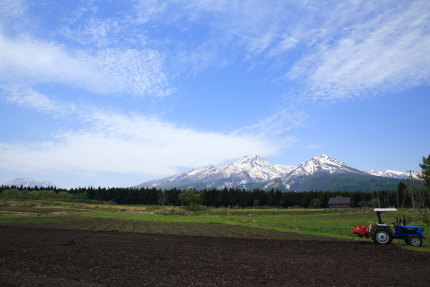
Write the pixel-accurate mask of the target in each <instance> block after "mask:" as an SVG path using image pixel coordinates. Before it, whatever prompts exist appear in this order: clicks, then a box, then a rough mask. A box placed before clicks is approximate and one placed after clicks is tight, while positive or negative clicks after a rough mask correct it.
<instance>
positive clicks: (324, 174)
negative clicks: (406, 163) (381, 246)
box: [136, 154, 407, 191]
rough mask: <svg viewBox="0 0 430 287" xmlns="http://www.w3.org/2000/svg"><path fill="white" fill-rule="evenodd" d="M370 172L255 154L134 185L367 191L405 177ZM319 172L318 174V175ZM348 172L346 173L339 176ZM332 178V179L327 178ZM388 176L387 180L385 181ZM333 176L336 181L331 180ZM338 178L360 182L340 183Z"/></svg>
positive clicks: (320, 159) (327, 160)
mask: <svg viewBox="0 0 430 287" xmlns="http://www.w3.org/2000/svg"><path fill="white" fill-rule="evenodd" d="M389 171H391V172H376V171H372V173H370V172H367V171H362V170H359V169H356V168H353V167H351V166H350V165H348V164H346V163H344V162H342V161H339V160H337V159H334V158H332V157H330V156H328V155H326V154H322V155H319V156H315V157H313V158H311V159H310V160H308V161H305V162H302V163H301V164H300V165H298V166H287V165H274V164H271V163H269V162H268V161H266V160H264V159H263V158H262V157H260V156H258V155H253V156H244V157H242V158H241V159H239V160H237V161H235V162H233V163H231V164H225V165H222V166H219V167H216V166H213V165H210V166H205V167H200V168H196V169H191V170H189V171H185V172H182V173H179V174H176V175H173V176H169V177H165V178H161V179H158V180H152V181H147V182H144V183H141V184H139V185H137V186H136V187H137V188H140V187H155V188H161V189H169V188H180V189H185V188H196V189H204V188H208V189H210V188H215V189H222V188H225V187H227V188H244V189H254V188H260V189H264V190H267V189H271V188H274V189H280V190H295V191H300V190H303V188H304V186H307V187H312V188H313V189H318V190H324V189H329V190H330V189H332V188H333V187H331V186H351V187H353V186H355V187H356V188H362V189H365V190H368V189H369V188H370V187H369V186H366V184H365V182H369V184H368V185H370V184H376V185H378V184H379V185H380V186H384V187H392V186H395V185H396V184H397V183H398V181H399V179H403V178H406V177H407V176H406V173H403V172H398V171H392V170H389ZM317 175H318V176H317ZM339 175H348V176H339ZM329 177H332V179H333V180H329ZM318 178H320V179H321V181H320V182H322V179H323V178H324V182H326V183H330V184H331V185H330V186H328V185H327V184H326V185H324V184H321V185H319V184H318ZM386 178H388V179H389V180H388V183H387V180H385V179H386ZM334 179H336V180H334ZM341 179H343V180H346V179H348V180H349V181H353V182H355V183H357V182H359V183H360V184H351V185H348V184H347V183H345V184H342V182H339V181H341Z"/></svg>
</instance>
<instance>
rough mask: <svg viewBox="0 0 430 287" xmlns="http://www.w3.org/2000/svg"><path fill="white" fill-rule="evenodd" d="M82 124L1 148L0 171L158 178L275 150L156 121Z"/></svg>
mask: <svg viewBox="0 0 430 287" xmlns="http://www.w3.org/2000/svg"><path fill="white" fill-rule="evenodd" d="M86 120H87V122H88V124H89V127H87V128H85V129H82V130H80V131H70V132H67V133H62V134H58V135H57V136H56V137H55V138H53V139H52V140H48V141H45V142H38V143H34V142H33V143H23V144H7V143H0V168H1V169H7V170H12V169H13V170H23V171H25V170H35V169H37V170H48V171H49V170H64V171H68V170H69V171H76V170H79V171H86V172H92V173H94V172H95V173H97V172H118V173H136V174H142V175H153V176H163V175H170V174H172V173H175V172H177V171H178V168H180V167H188V168H190V167H196V166H201V165H207V164H216V163H221V162H223V161H225V160H230V159H236V158H238V157H241V156H243V155H246V154H260V155H263V156H269V155H273V154H275V153H276V152H277V151H278V150H279V148H280V147H279V146H278V144H276V143H270V142H269V141H266V140H264V139H261V138H256V137H252V136H246V135H231V134H220V133H214V132H205V131H198V130H195V129H191V128H184V127H178V126H177V125H175V124H172V123H168V122H164V121H162V120H160V119H157V118H149V117H143V116H124V115H118V114H117V115H115V114H109V113H100V112H96V113H93V114H92V115H91V116H89V117H87V118H86Z"/></svg>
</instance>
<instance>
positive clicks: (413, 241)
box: [408, 236, 423, 247]
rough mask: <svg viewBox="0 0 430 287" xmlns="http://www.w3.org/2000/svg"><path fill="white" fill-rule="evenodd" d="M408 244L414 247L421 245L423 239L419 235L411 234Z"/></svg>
mask: <svg viewBox="0 0 430 287" xmlns="http://www.w3.org/2000/svg"><path fill="white" fill-rule="evenodd" d="M408 244H409V245H411V246H413V247H420V246H421V245H422V244H423V241H422V240H421V238H419V237H418V236H411V237H409V238H408Z"/></svg>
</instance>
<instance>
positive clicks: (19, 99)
mask: <svg viewBox="0 0 430 287" xmlns="http://www.w3.org/2000/svg"><path fill="white" fill-rule="evenodd" d="M2 90H3V92H4V97H5V99H6V100H7V101H8V102H10V103H14V104H18V105H20V106H24V107H27V108H30V109H33V110H36V111H37V112H39V113H47V114H52V115H54V116H58V117H64V116H70V115H72V114H74V113H76V112H77V108H76V106H75V105H73V104H64V103H63V102H59V101H54V100H52V99H50V98H49V97H48V96H46V95H44V94H42V93H39V92H37V91H35V90H33V89H30V88H22V87H8V88H3V89H2Z"/></svg>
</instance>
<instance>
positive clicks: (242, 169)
mask: <svg viewBox="0 0 430 287" xmlns="http://www.w3.org/2000/svg"><path fill="white" fill-rule="evenodd" d="M218 170H219V172H221V173H222V174H224V176H226V177H231V176H232V175H237V174H241V173H246V174H247V175H248V176H249V177H250V178H252V179H253V180H257V181H266V180H270V179H272V178H275V177H279V176H280V175H279V171H278V169H277V168H276V167H275V166H274V165H272V164H271V163H269V162H267V161H265V160H264V159H263V158H262V157H260V156H258V155H253V156H245V157H243V158H241V159H239V160H238V161H236V162H234V163H232V164H227V165H224V166H221V167H219V168H218Z"/></svg>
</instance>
